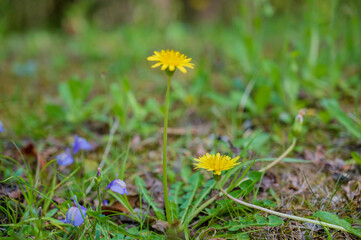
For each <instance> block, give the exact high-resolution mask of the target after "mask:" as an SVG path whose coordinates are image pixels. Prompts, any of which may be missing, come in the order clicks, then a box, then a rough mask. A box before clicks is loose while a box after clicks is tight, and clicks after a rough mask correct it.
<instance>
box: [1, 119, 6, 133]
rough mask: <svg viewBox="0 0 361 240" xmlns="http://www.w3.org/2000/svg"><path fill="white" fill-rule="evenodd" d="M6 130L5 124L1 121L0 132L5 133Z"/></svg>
mask: <svg viewBox="0 0 361 240" xmlns="http://www.w3.org/2000/svg"><path fill="white" fill-rule="evenodd" d="M4 131H5V129H4V125H3V123H2V122H1V121H0V132H4Z"/></svg>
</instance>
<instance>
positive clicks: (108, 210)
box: [102, 196, 139, 215]
mask: <svg viewBox="0 0 361 240" xmlns="http://www.w3.org/2000/svg"><path fill="white" fill-rule="evenodd" d="M127 198H128V202H129V204H130V206H131V207H132V208H134V207H135V206H136V205H138V203H139V197H138V196H127ZM102 211H103V213H104V214H105V215H110V214H114V212H122V213H129V210H128V209H127V208H126V207H125V206H124V205H123V204H121V203H120V202H115V203H113V205H111V206H102Z"/></svg>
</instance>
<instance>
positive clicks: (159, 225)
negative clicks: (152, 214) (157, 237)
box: [152, 220, 168, 233]
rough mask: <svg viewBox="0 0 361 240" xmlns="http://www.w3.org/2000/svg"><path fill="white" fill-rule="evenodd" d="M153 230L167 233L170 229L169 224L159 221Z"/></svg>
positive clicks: (153, 226)
mask: <svg viewBox="0 0 361 240" xmlns="http://www.w3.org/2000/svg"><path fill="white" fill-rule="evenodd" d="M152 228H154V229H156V230H158V231H160V232H162V233H166V232H167V228H168V223H167V222H165V221H163V220H157V221H156V222H155V223H154V224H153V225H152Z"/></svg>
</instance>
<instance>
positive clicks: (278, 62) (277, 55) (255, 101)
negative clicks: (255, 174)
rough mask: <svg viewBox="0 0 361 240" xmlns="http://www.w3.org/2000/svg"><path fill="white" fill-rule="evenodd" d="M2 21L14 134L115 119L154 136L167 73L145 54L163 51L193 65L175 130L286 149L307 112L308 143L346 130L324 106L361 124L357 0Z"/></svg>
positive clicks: (29, 5)
mask: <svg viewBox="0 0 361 240" xmlns="http://www.w3.org/2000/svg"><path fill="white" fill-rule="evenodd" d="M0 16H1V20H0V46H1V51H0V63H1V65H0V66H1V67H0V75H1V77H0V81H1V84H0V101H1V104H0V119H1V120H2V121H3V122H4V125H5V127H6V129H7V132H8V133H9V134H13V135H15V136H19V135H20V136H29V137H31V138H35V139H36V138H43V137H46V136H48V135H49V134H52V135H54V136H57V135H64V131H65V132H69V133H70V132H74V130H75V129H77V130H78V131H79V129H80V130H83V131H86V132H92V131H93V132H94V131H95V132H99V133H106V132H108V130H107V129H108V127H107V126H108V123H109V117H112V116H116V117H118V118H119V120H120V123H121V128H122V130H123V131H124V133H135V132H136V133H139V134H142V135H148V134H150V133H152V132H155V131H158V129H159V124H160V123H161V121H162V111H163V108H162V100H163V95H164V91H165V83H166V82H165V75H164V73H163V72H161V71H160V70H159V69H151V68H150V66H151V63H149V62H147V61H146V57H147V56H149V55H151V54H152V52H153V51H154V50H161V49H168V48H169V49H175V50H177V51H180V52H181V53H184V54H185V55H187V56H188V57H191V58H192V59H193V60H192V62H193V63H195V64H196V67H195V69H194V70H191V71H189V73H188V74H186V75H183V74H182V73H180V72H177V74H176V75H175V77H174V79H173V82H172V106H171V108H172V115H171V119H170V121H171V122H170V126H174V127H185V126H189V125H195V126H197V125H204V124H213V123H214V122H216V124H217V128H219V129H220V130H219V131H220V133H225V134H227V135H229V136H230V137H232V138H239V137H242V136H243V134H244V132H245V131H246V130H247V129H249V128H253V129H254V128H256V129H257V128H260V129H262V130H263V131H267V132H272V133H274V134H275V135H274V139H275V140H276V141H279V142H282V139H284V137H285V133H286V132H285V131H284V130H285V129H288V128H289V126H290V124H291V123H292V121H293V118H294V116H295V115H296V114H297V112H298V110H299V109H301V108H308V109H311V111H310V113H311V115H312V116H314V117H315V118H314V119H313V120H309V123H308V128H309V129H310V130H312V129H313V130H315V132H313V133H314V134H317V138H311V139H308V141H311V142H312V141H316V142H323V141H324V139H327V138H328V137H327V134H325V133H319V132H318V131H322V130H325V129H331V130H335V131H334V132H336V133H339V132H338V130H340V127H339V126H335V125H332V124H328V123H332V122H331V120H332V118H331V117H332V116H330V111H327V109H324V106H325V105H328V104H329V102H324V103H322V101H323V100H324V99H328V100H330V99H331V100H330V101H335V100H336V101H338V103H337V104H339V105H341V106H342V108H343V109H344V110H345V111H347V112H351V115H352V116H353V120H354V121H355V123H356V124H360V114H359V110H360V109H359V102H360V92H361V87H360V86H361V84H360V78H361V69H360V59H361V48H360V43H361V25H360V18H361V2H360V1H354V0H348V1H337V0H297V1H282V0H275V1H270V0H253V1H252V0H244V1H240V0H234V1H225V0H223V1H216V0H178V1H171V0H147V1H146V0H144V1H140V0H134V1H125V0H124V1H118V0H106V1H105V0H63V1H56V0H33V1H21V0H3V1H1V2H0ZM334 132H332V133H334ZM310 134H312V133H310ZM339 134H341V133H339ZM313 139H315V140H313Z"/></svg>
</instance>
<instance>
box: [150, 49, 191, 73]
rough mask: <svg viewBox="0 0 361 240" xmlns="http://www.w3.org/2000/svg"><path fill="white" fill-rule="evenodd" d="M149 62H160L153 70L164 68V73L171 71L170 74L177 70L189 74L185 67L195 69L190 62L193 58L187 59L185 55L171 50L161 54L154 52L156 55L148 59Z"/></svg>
mask: <svg viewBox="0 0 361 240" xmlns="http://www.w3.org/2000/svg"><path fill="white" fill-rule="evenodd" d="M147 60H148V61H154V62H158V63H156V64H154V65H153V66H152V68H156V67H159V66H162V67H161V69H162V70H163V71H164V70H166V69H169V71H170V72H174V71H175V68H178V69H179V70H180V71H181V72H182V73H187V70H186V69H185V67H188V68H192V69H193V66H194V64H193V63H191V62H190V61H191V60H192V58H187V56H184V54H181V53H180V52H176V51H174V50H169V49H168V50H167V51H164V50H162V51H160V52H157V51H154V55H153V56H150V57H148V58H147Z"/></svg>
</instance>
